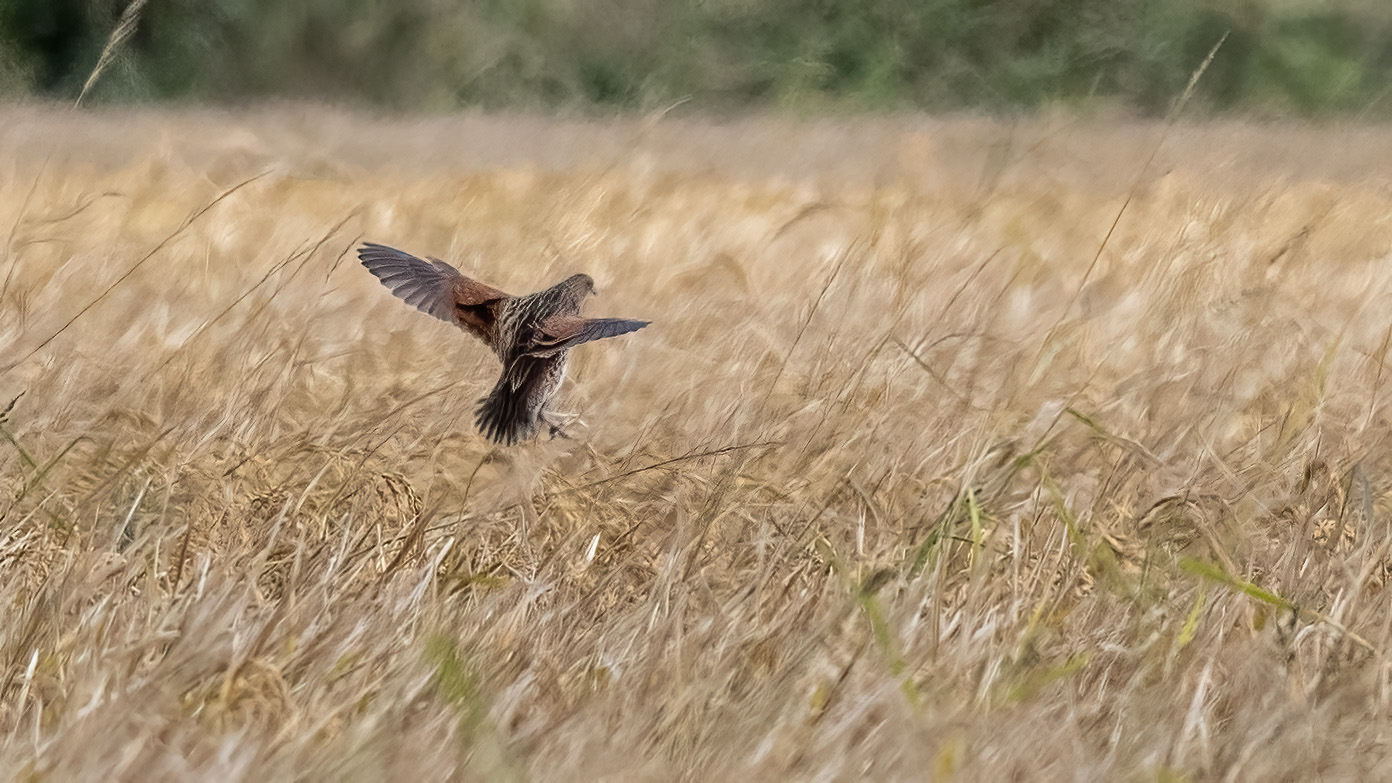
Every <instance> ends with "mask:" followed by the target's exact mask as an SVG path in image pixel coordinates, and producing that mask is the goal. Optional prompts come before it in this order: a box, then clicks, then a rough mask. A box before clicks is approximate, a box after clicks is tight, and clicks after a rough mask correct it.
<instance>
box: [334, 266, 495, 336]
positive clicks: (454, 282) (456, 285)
mask: <svg viewBox="0 0 1392 783" xmlns="http://www.w3.org/2000/svg"><path fill="white" fill-rule="evenodd" d="M358 258H360V259H362V265H363V266H365V267H367V271H369V272H371V273H372V274H374V275H376V276H377V279H379V280H381V281H382V285H385V286H386V287H387V288H389V289H391V292H392V293H393V294H395V295H396V296H397V297H400V298H401V299H404V300H406V303H407V304H409V305H412V306H414V307H415V308H417V309H419V310H420V311H422V312H425V313H429V314H430V315H433V316H435V317H436V318H439V319H440V320H442V321H447V322H449V323H452V324H455V325H457V326H460V327H462V328H463V329H465V330H467V331H469V332H471V333H473V334H474V335H475V336H476V337H478V338H479V339H481V340H483V341H484V342H486V343H488V344H489V345H492V344H493V333H494V330H493V325H494V324H495V323H496V322H497V320H498V312H499V311H500V310H501V307H502V303H503V302H505V301H507V300H508V299H510V298H511V297H510V296H509V295H508V294H505V293H503V292H502V291H499V290H498V289H496V288H494V287H492V286H488V285H484V284H483V283H480V282H478V281H477V280H472V279H470V278H467V277H465V276H464V275H461V274H459V270H458V269H455V268H454V267H452V266H450V265H449V264H446V263H445V262H444V261H439V260H431V261H425V260H423V259H420V258H416V257H415V256H413V255H411V254H409V253H403V252H401V251H400V250H397V249H395V248H390V247H387V246H386V245H378V244H374V243H372V242H365V243H363V246H362V247H360V248H358Z"/></svg>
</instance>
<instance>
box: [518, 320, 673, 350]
mask: <svg viewBox="0 0 1392 783" xmlns="http://www.w3.org/2000/svg"><path fill="white" fill-rule="evenodd" d="M649 323H651V321H630V320H628V319H626V318H577V317H575V316H569V315H558V316H553V317H551V318H548V319H546V320H545V321H543V322H542V323H541V326H540V328H538V329H537V334H536V336H535V338H534V339H533V340H532V343H531V345H529V346H528V347H527V349H526V350H525V351H523V352H522V355H524V356H554V355H555V354H556V353H557V352H559V351H564V350H567V349H570V348H574V347H575V346H577V345H580V344H582V343H588V342H591V341H592V340H603V339H604V338H606V337H618V336H619V335H621V334H628V333H629V332H636V331H638V330H639V329H642V328H643V327H644V326H647V325H648V324H649Z"/></svg>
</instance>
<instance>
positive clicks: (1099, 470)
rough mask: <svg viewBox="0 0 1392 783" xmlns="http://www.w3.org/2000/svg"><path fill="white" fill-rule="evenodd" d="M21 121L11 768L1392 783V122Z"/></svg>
mask: <svg viewBox="0 0 1392 783" xmlns="http://www.w3.org/2000/svg"><path fill="white" fill-rule="evenodd" d="M6 116H8V117H9V119H10V121H9V122H8V123H0V137H2V138H0V141H3V142H4V143H5V146H4V149H6V150H8V152H7V153H6V158H5V159H4V160H0V231H3V232H9V234H8V243H7V247H8V250H7V252H6V253H5V254H4V255H3V256H0V275H3V277H0V281H3V283H2V285H3V297H2V298H0V308H3V309H0V368H3V370H2V371H0V408H3V407H4V405H5V404H7V403H9V401H10V400H11V399H13V398H15V397H16V395H21V396H19V397H18V399H17V400H16V401H15V403H14V405H13V407H12V409H11V410H9V411H7V412H6V414H5V416H4V418H3V423H0V441H3V442H0V485H3V494H2V495H0V498H2V499H0V777H3V778H5V779H25V780H55V781H56V780H87V779H91V780H141V781H148V780H193V779H198V780H219V781H225V780H257V781H264V780H281V779H292V778H293V779H299V780H335V781H338V780H383V779H390V780H408V779H409V780H439V779H446V778H454V779H465V780H476V779H480V780H521V779H530V780H565V781H569V780H596V779H610V780H671V779H674V778H678V777H680V778H682V779H695V780H842V779H861V778H868V779H875V780H923V779H930V780H968V781H972V780H1005V779H1041V780H1080V779H1081V780H1138V781H1139V780H1180V779H1193V780H1200V779H1227V780H1256V779H1270V778H1281V779H1315V778H1320V779H1324V780H1341V779H1377V778H1381V777H1386V776H1387V775H1388V774H1389V772H1392V754H1389V752H1388V747H1389V742H1392V717H1390V716H1389V698H1392V694H1390V693H1389V677H1392V668H1389V664H1388V660H1387V657H1386V656H1387V654H1388V652H1389V650H1392V605H1389V601H1388V594H1387V592H1386V588H1385V586H1384V583H1385V580H1386V577H1387V574H1388V572H1389V566H1392V559H1390V558H1389V547H1392V530H1389V525H1388V520H1389V513H1392V508H1389V507H1388V503H1387V499H1388V493H1389V490H1392V453H1390V452H1389V438H1388V433H1389V429H1388V428H1389V412H1388V410H1387V408H1386V399H1385V398H1384V396H1383V394H1382V393H1383V391H1384V389H1385V388H1386V386H1387V385H1388V379H1389V377H1392V371H1388V368H1387V367H1386V361H1387V353H1388V350H1389V348H1392V327H1390V326H1389V318H1388V313H1389V312H1390V311H1392V310H1390V308H1392V264H1389V263H1388V258H1387V256H1388V251H1389V247H1392V225H1389V222H1388V220H1387V215H1388V214H1392V195H1389V193H1388V191H1387V190H1386V188H1385V179H1383V178H1381V177H1380V174H1385V172H1387V171H1388V170H1389V168H1388V163H1389V162H1388V160H1386V155H1385V153H1374V152H1373V150H1376V149H1381V150H1387V149H1392V145H1389V144H1388V143H1387V142H1388V141H1389V139H1388V132H1386V131H1383V130H1381V129H1377V128H1316V127H1295V126H1282V127H1265V128H1264V127H1254V126H1242V125H1213V126H1180V127H1179V128H1177V129H1176V130H1175V132H1174V134H1173V135H1172V136H1171V137H1170V139H1169V140H1168V142H1167V143H1166V146H1165V147H1164V148H1162V150H1161V152H1160V155H1159V157H1158V158H1157V163H1156V164H1155V166H1154V167H1153V168H1152V170H1151V172H1150V174H1149V175H1147V176H1146V177H1145V178H1143V179H1142V181H1141V182H1140V183H1139V185H1138V186H1137V188H1136V190H1135V193H1134V197H1133V198H1132V200H1131V202H1130V205H1129V207H1128V208H1127V211H1126V214H1125V215H1123V216H1122V219H1121V221H1120V223H1119V225H1118V227H1117V230H1116V232H1115V234H1114V235H1113V236H1112V238H1111V241H1110V243H1109V245H1108V247H1107V248H1106V249H1105V251H1104V252H1103V253H1102V255H1101V257H1100V259H1099V261H1098V263H1097V265H1096V268H1095V269H1092V271H1091V273H1090V274H1088V273H1087V270H1088V269H1089V267H1090V265H1091V264H1092V261H1093V258H1094V255H1095V254H1096V252H1097V250H1098V245H1099V243H1100V241H1101V238H1102V236H1103V235H1104V234H1105V233H1106V231H1107V228H1108V227H1109V226H1110V225H1111V223H1112V221H1113V220H1114V219H1115V217H1116V215H1117V211H1118V209H1119V208H1120V207H1121V204H1122V203H1123V200H1124V199H1125V198H1126V197H1127V195H1128V193H1129V192H1130V189H1131V186H1132V183H1133V181H1134V180H1135V178H1136V176H1137V175H1138V173H1139V170H1140V165H1141V162H1142V161H1144V160H1145V159H1146V157H1147V156H1148V155H1149V154H1150V153H1151V151H1152V149H1153V147H1154V144H1155V143H1156V142H1157V140H1158V137H1159V134H1160V132H1161V129H1160V128H1159V127H1158V126H1155V125H1147V124H1138V123H1126V122H1108V121H1101V120H1098V121H1090V122H1078V121H1067V120H1064V119H1058V118H1054V119H1048V118H1045V119H1039V120H1035V121H1031V122H1028V123H1022V124H1020V125H1018V126H1016V127H1013V128H1012V127H1006V126H1002V125H996V124H993V123H990V122H987V121H981V120H967V119H961V120H926V119H917V118H886V119H882V120H855V121H851V120H845V121H835V122H833V121H824V122H808V123H805V124H798V123H794V122H790V121H783V120H752V119H750V120H740V121H733V122H728V123H713V122H703V121H700V120H672V119H666V120H663V121H661V122H657V123H652V122H648V123H644V122H640V121H631V122H630V121H613V122H608V123H585V122H574V121H560V120H556V121H551V120H541V119H536V118H525V117H514V118H484V117H471V118H470V117H466V118H459V119H439V120H428V121H427V120H422V121H419V122H416V123H411V122H405V121H399V120H387V119H378V120H370V119H364V118H361V117H351V116H345V115H342V114H336V113H333V112H327V111H321V110H313V111H311V110H304V109H298V108H293V107H283V108H281V109H277V110H263V111H256V112H250V113H248V114H246V115H242V116H231V115H221V114H213V113H186V114H169V113H146V114H140V113H133V114H121V113H111V114H81V115H64V114H62V113H59V112H48V111H45V110H40V109H10V110H6ZM69 121H73V122H75V123H76V124H75V125H72V126H70V127H69V126H65V123H66V122H69ZM1354 144H1362V145H1364V146H1363V147H1362V149H1364V150H1367V151H1368V155H1366V156H1365V155H1362V154H1361V153H1360V154H1359V155H1358V157H1359V159H1360V163H1358V164H1354V163H1351V162H1350V161H1349V160H1348V158H1349V156H1350V154H1351V153H1350V152H1349V151H1348V150H1349V148H1350V147H1349V145H1354ZM1340 150H1342V151H1340ZM50 153H51V159H50V158H49V156H50ZM1378 154H1382V155H1383V157H1381V158H1379V157H1376V155H1378ZM257 175H260V176H259V177H258V176H257ZM229 191H231V192H230V194H229ZM220 196H222V198H221V200H220V201H218V199H219V197H220ZM214 202H216V203H214ZM209 204H213V206H211V207H208V208H207V209H206V211H202V212H200V210H204V208H205V207H207V205H209ZM11 226H13V230H12V231H11V230H10V227H11ZM362 238H366V239H371V240H374V241H380V242H384V243H387V244H392V245H395V246H399V247H402V248H404V249H407V250H411V251H415V252H418V253H421V254H434V255H439V256H441V257H444V258H448V259H451V260H452V261H454V262H455V263H456V264H457V265H458V266H459V267H460V268H461V269H463V270H465V271H466V273H473V274H476V275H478V276H479V277H481V278H482V279H484V280H486V281H488V282H490V283H494V284H496V285H498V286H500V287H502V288H504V289H506V290H511V291H515V292H524V291H529V290H534V289H536V288H539V287H541V286H544V285H548V284H550V283H552V282H554V281H555V280H557V279H559V278H561V277H563V276H564V275H566V274H568V273H571V272H575V271H586V272H589V273H590V274H592V275H593V276H594V277H595V278H596V280H597V282H598V284H599V288H600V296H599V298H598V299H597V300H595V301H593V303H592V304H591V311H592V312H594V313H596V314H611V315H620V316H626V317H634V318H644V319H651V320H652V321H653V322H654V323H653V325H652V326H650V327H649V328H647V329H645V330H643V331H641V332H638V333H636V334H633V335H629V336H626V337H624V338H621V339H618V340H613V341H606V342H605V343H600V344H596V345H592V346H586V347H584V348H582V349H580V350H578V351H577V352H576V354H575V362H574V363H573V365H572V366H573V382H572V383H569V384H567V386H566V387H565V389H564V390H563V392H562V395H561V397H560V398H559V400H558V403H559V404H558V407H559V408H560V409H562V410H567V409H568V410H574V411H577V412H578V413H579V414H580V421H579V422H578V423H577V424H575V425H573V426H572V434H573V435H574V437H575V439H574V440H573V441H566V440H556V441H548V440H540V441H538V442H535V443H531V444H528V445H525V446H523V447H519V448H514V449H497V448H492V447H490V446H489V445H488V444H486V443H485V442H484V441H483V440H482V439H481V438H480V437H479V436H478V435H477V434H476V433H475V432H474V431H473V429H472V409H473V406H474V401H475V400H476V399H477V398H478V397H480V396H481V395H482V394H483V392H484V391H485V390H486V389H487V388H488V386H489V385H490V384H491V383H492V381H493V378H494V374H495V372H496V368H495V362H494V360H493V359H492V358H491V357H490V356H489V355H488V354H487V353H486V351H485V349H484V348H483V346H482V345H480V344H477V343H475V342H471V341H469V340H467V339H466V338H465V337H463V336H462V335H461V334H459V333H457V332H455V331H452V330H451V329H450V328H448V327H447V326H445V325H443V324H438V323H436V322H434V321H432V320H430V319H428V318H426V317H425V316H422V315H420V314H418V313H415V312H413V311H411V310H410V309H408V308H407V307H406V306H404V305H403V304H401V303H400V302H398V301H397V300H395V299H393V298H391V297H390V296H389V295H388V293H387V292H386V290H385V289H383V288H382V287H381V286H380V285H378V283H377V282H376V280H374V279H373V278H372V277H371V276H370V275H368V274H367V273H366V272H364V271H363V270H362V269H361V268H360V267H359V266H358V265H357V263H356V261H355V260H354V259H353V258H352V256H351V252H350V250H351V248H352V247H353V246H354V244H355V243H356V242H357V241H358V240H359V239H362ZM152 251H153V252H152ZM132 270H134V271H132ZM127 275H128V276H127ZM1085 278H1086V279H1085ZM75 316H76V318H75Z"/></svg>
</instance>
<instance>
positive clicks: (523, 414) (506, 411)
mask: <svg viewBox="0 0 1392 783" xmlns="http://www.w3.org/2000/svg"><path fill="white" fill-rule="evenodd" d="M474 421H475V422H476V423H477V424H478V428H479V431H480V432H482V433H483V434H484V437H486V438H488V439H489V440H491V441H493V442H494V443H499V444H502V445H505V446H511V445H513V444H514V443H517V442H518V441H523V440H526V439H527V438H530V437H531V436H532V435H533V434H535V433H536V421H535V417H533V416H532V415H530V411H528V409H527V406H526V405H525V404H524V401H523V395H522V394H519V393H518V391H517V390H516V389H513V388H512V385H511V384H510V383H509V382H508V378H507V375H506V373H505V374H504V375H503V377H501V378H499V379H498V383H497V385H496V386H494V387H493V391H491V392H489V394H488V396H487V397H484V398H483V399H481V400H479V407H478V412H477V413H475V414H474Z"/></svg>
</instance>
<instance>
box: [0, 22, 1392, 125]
mask: <svg viewBox="0 0 1392 783" xmlns="http://www.w3.org/2000/svg"><path fill="white" fill-rule="evenodd" d="M125 5H126V3H125V2H124V0H0V91H2V92H3V93H5V94H8V95H11V96H15V95H26V94H34V95H40V96H50V97H60V98H61V97H70V96H73V95H75V94H76V93H77V91H78V89H79V88H80V86H81V84H82V82H83V80H84V79H85V78H86V76H87V74H88V72H89V71H90V70H91V68H92V65H93V64H94V63H95V62H96V59H97V56H98V54H99V52H100V51H101V48H102V46H103V44H104V42H105V41H106V38H107V36H108V35H109V34H110V31H111V30H112V29H113V28H114V27H115V25H116V21H117V19H118V18H119V17H120V14H121V12H122V10H124V8H125ZM1224 33H1227V34H1228V35H1229V37H1228V39H1227V42H1226V43H1225V44H1224V46H1223V48H1222V50H1221V51H1220V52H1219V54H1218V57H1217V58H1216V59H1215V60H1214V62H1213V65H1212V67H1211V69H1210V70H1209V72H1208V73H1207V74H1206V75H1205V77H1204V79H1203V82H1202V83H1201V85H1200V91H1199V94H1198V98H1199V100H1200V101H1201V102H1203V103H1206V104H1207V105H1208V106H1209V107H1210V108H1212V109H1216V110H1227V109H1244V110H1257V111H1266V110H1270V111H1280V112H1289V111H1295V112H1299V113H1304V114H1318V113H1323V112H1330V111H1338V112H1347V111H1354V110H1357V111H1371V112H1378V113H1380V112H1383V111H1385V110H1386V107H1387V106H1388V100H1387V95H1386V92H1387V90H1386V87H1385V85H1386V84H1388V83H1389V77H1392V10H1389V9H1386V8H1384V5H1383V4H1381V3H1374V2H1359V0H1345V2H1343V3H1338V2H1322V3H1314V2H1306V3H1301V2H1280V3H1278V2H1275V0H1245V1H1244V0H922V1H921V2H909V0H812V1H811V2H807V1H805V0H703V1H699V2H698V1H695V0H686V1H685V2H663V1H662V0H589V1H587V2H573V1H572V0H466V1H463V2H450V1H447V0H397V1H396V2H384V1H383V0H301V1H300V2H295V3H285V2H281V0H162V1H161V2H153V3H149V4H148V5H147V6H146V7H145V9H144V13H143V16H142V18H141V22H140V26H139V28H138V30H137V31H136V33H135V35H134V36H133V37H132V38H131V40H130V41H128V42H127V44H126V46H125V48H124V49H123V50H122V54H121V57H120V58H119V59H118V61H117V62H116V63H115V64H114V65H113V66H112V68H111V70H110V71H108V73H107V74H106V75H104V76H103V81H102V83H101V84H100V85H99V87H98V89H97V90H96V91H95V92H94V94H93V95H92V96H91V97H92V98H93V99H95V100H106V101H132V100H134V101H143V100H171V99H172V100H194V101H214V102H227V101H240V100H245V99H255V98H265V97H315V98H330V99H337V100H347V101H353V102H362V103H368V104H374V105H380V106H386V107H392V108H400V109H409V110H448V109H451V108H456V107H459V106H485V107H503V106H509V107H523V108H540V109H554V108H574V107H594V106H614V107H622V108H650V107H657V106H662V105H666V104H669V103H671V102H673V101H676V100H680V99H682V98H686V97H690V98H692V99H694V100H695V101H696V102H697V103H698V104H701V105H706V106H712V107H743V106H751V105H755V106H758V105H782V106H794V107H801V106H811V107H825V106H850V107H853V108H868V109H896V108H924V109H953V108H962V107H983V108H987V109H995V110H1013V109H1019V108H1030V107H1034V106H1039V105H1041V104H1046V103H1052V102H1059V101H1064V102H1076V101H1080V100H1097V99H1101V100H1104V101H1109V102H1118V103H1121V104H1124V105H1126V106H1129V107H1132V108H1134V109H1137V110H1140V111H1142V112H1147V113H1157V112H1163V111H1164V109H1165V108H1166V107H1167V106H1168V104H1169V101H1170V100H1171V99H1172V98H1173V96H1175V95H1176V94H1178V93H1179V92H1180V91H1181V90H1182V89H1183V87H1184V85H1185V83H1186V82H1187V81H1188V79H1189V76H1190V74H1191V73H1192V72H1193V70H1194V68H1195V67H1196V66H1197V65H1198V64H1199V63H1200V62H1201V61H1202V60H1203V58H1204V56H1205V55H1206V54H1207V52H1208V50H1209V49H1210V48H1211V47H1212V46H1213V44H1214V43H1215V42H1216V41H1218V40H1219V39H1220V38H1221V37H1222V36H1223V35H1224Z"/></svg>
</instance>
